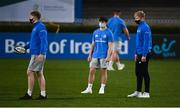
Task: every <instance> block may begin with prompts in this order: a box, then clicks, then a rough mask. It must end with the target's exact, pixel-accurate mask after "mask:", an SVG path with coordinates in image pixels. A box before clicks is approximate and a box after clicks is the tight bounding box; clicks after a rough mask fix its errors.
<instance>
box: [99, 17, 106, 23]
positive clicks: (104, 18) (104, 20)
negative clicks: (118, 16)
mask: <svg viewBox="0 0 180 108" xmlns="http://www.w3.org/2000/svg"><path fill="white" fill-rule="evenodd" d="M99 21H100V22H108V18H106V17H104V16H101V17H99Z"/></svg>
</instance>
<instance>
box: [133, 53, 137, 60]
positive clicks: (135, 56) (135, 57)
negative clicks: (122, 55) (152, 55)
mask: <svg viewBox="0 0 180 108" xmlns="http://www.w3.org/2000/svg"><path fill="white" fill-rule="evenodd" d="M134 61H135V62H136V61H137V55H136V54H135V55H134Z"/></svg>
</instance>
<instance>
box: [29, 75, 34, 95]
mask: <svg viewBox="0 0 180 108" xmlns="http://www.w3.org/2000/svg"><path fill="white" fill-rule="evenodd" d="M27 77H28V91H27V93H28V95H29V96H32V91H33V88H34V81H35V78H34V72H32V71H27Z"/></svg>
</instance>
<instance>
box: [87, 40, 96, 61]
mask: <svg viewBox="0 0 180 108" xmlns="http://www.w3.org/2000/svg"><path fill="white" fill-rule="evenodd" d="M94 45H95V43H94V42H92V44H91V48H90V51H89V56H88V62H90V61H91V59H92V54H93V50H94Z"/></svg>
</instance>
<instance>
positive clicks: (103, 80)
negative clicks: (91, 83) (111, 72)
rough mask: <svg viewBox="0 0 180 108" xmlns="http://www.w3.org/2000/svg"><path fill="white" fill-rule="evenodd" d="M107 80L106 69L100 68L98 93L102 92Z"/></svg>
mask: <svg viewBox="0 0 180 108" xmlns="http://www.w3.org/2000/svg"><path fill="white" fill-rule="evenodd" d="M106 82H107V69H106V68H103V69H101V87H100V89H99V94H104V89H105V86H106Z"/></svg>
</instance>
